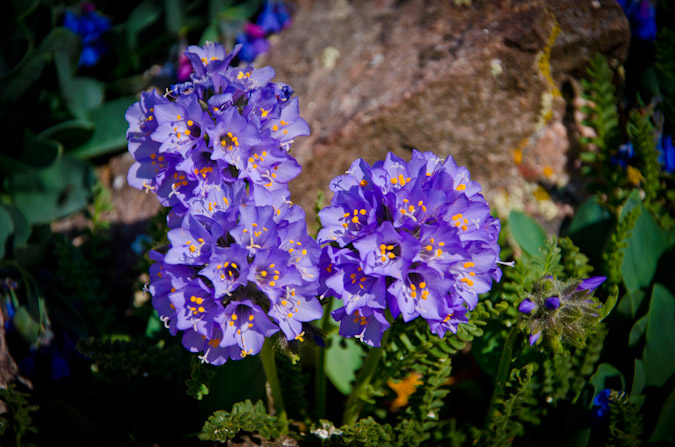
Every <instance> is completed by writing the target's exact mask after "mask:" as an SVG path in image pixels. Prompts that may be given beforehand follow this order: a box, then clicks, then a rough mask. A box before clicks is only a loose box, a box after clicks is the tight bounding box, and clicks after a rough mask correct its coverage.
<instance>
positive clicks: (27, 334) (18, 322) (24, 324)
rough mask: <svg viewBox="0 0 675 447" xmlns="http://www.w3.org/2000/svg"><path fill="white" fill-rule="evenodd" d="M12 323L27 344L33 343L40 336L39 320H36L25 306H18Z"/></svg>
mask: <svg viewBox="0 0 675 447" xmlns="http://www.w3.org/2000/svg"><path fill="white" fill-rule="evenodd" d="M12 323H13V324H14V327H15V328H16V331H17V332H18V333H19V335H21V337H23V339H24V340H26V341H27V342H28V343H35V342H36V341H37V339H38V337H39V336H40V333H41V327H40V322H39V319H36V318H35V317H34V316H33V315H31V312H29V311H28V308H27V307H26V306H19V307H18V308H17V309H16V312H15V313H14V317H12Z"/></svg>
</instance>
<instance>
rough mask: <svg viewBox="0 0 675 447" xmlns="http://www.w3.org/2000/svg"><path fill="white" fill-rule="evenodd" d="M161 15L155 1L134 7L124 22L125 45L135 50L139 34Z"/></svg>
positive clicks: (146, 1) (160, 10) (149, 0)
mask: <svg viewBox="0 0 675 447" xmlns="http://www.w3.org/2000/svg"><path fill="white" fill-rule="evenodd" d="M161 14H162V8H161V6H160V5H159V4H158V2H157V1H155V0H145V1H143V2H141V3H140V4H139V5H138V6H136V8H134V10H133V11H131V13H130V14H129V18H128V19H127V21H126V22H125V31H126V39H127V45H129V47H131V48H135V47H136V46H137V45H138V35H139V34H140V32H141V31H143V30H144V29H145V28H147V27H148V26H150V25H152V24H153V23H155V22H156V21H157V19H158V18H159V16H160V15H161Z"/></svg>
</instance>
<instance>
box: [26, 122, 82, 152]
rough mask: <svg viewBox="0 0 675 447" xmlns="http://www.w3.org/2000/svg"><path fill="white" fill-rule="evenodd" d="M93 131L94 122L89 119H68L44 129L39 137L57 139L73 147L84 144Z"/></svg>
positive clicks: (65, 145) (64, 144)
mask: <svg viewBox="0 0 675 447" xmlns="http://www.w3.org/2000/svg"><path fill="white" fill-rule="evenodd" d="M93 133H94V123H92V122H91V121H89V120H66V121H61V122H60V123H58V124H55V125H53V126H51V127H49V128H47V129H45V130H43V131H42V132H40V134H39V137H42V138H49V139H51V140H56V141H58V142H59V143H61V144H62V145H63V146H64V147H71V148H72V147H77V146H80V145H82V144H84V143H85V142H86V141H87V140H88V139H89V138H91V135H92V134H93Z"/></svg>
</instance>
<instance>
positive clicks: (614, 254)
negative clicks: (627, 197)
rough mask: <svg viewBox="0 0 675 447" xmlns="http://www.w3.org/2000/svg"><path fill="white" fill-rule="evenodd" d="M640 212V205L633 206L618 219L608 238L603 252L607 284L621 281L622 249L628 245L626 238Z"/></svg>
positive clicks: (629, 234)
mask: <svg viewBox="0 0 675 447" xmlns="http://www.w3.org/2000/svg"><path fill="white" fill-rule="evenodd" d="M641 213H642V208H641V207H635V208H633V209H632V210H631V211H630V212H628V213H627V214H626V215H625V216H624V217H623V218H622V219H621V220H620V221H619V223H618V224H617V225H616V228H615V229H614V231H613V232H612V235H611V236H610V238H609V243H608V244H607V248H606V249H605V252H604V254H603V259H604V261H605V274H606V275H607V282H608V284H621V282H622V278H623V276H622V274H621V267H622V265H623V258H624V250H625V249H626V247H628V239H629V238H630V236H631V233H632V232H633V228H635V224H636V223H637V220H638V218H639V217H640V214H641Z"/></svg>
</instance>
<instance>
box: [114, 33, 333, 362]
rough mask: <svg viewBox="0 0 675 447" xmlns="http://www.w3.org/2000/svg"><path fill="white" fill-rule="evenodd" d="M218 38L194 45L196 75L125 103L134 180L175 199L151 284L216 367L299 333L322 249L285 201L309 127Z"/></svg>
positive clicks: (310, 309)
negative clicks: (293, 152)
mask: <svg viewBox="0 0 675 447" xmlns="http://www.w3.org/2000/svg"><path fill="white" fill-rule="evenodd" d="M239 50H240V47H237V48H235V50H234V51H233V52H231V53H229V54H228V53H227V52H226V51H225V49H224V48H223V47H222V46H221V45H218V44H214V43H207V44H206V45H205V46H204V47H196V46H190V47H188V48H187V50H186V52H185V56H186V58H187V59H188V60H189V61H190V63H191V64H192V68H193V72H192V74H191V75H190V81H187V82H184V83H183V84H177V85H174V86H172V87H171V89H170V90H168V91H167V92H166V94H165V95H163V96H160V95H159V94H157V93H156V92H144V93H142V94H141V99H140V101H139V102H137V103H136V104H134V105H133V106H131V107H130V108H129V110H128V111H127V114H126V119H127V121H128V122H129V130H128V131H127V138H128V140H129V151H130V152H131V154H132V155H133V156H134V159H135V160H136V162H135V163H134V164H133V166H132V167H131V169H130V170H129V174H128V181H129V184H130V185H132V186H134V187H136V188H139V189H143V190H145V191H146V192H153V193H154V194H156V195H157V197H158V199H159V201H160V202H161V203H162V205H164V206H167V207H170V208H171V210H170V212H169V215H168V218H167V223H168V226H169V228H170V230H169V232H168V235H167V236H168V240H169V245H168V247H166V248H164V249H162V250H161V251H152V252H151V254H150V257H151V259H153V260H154V261H155V264H153V266H152V267H151V269H150V284H149V285H148V288H147V289H148V291H149V292H150V293H151V294H152V303H153V306H154V307H155V309H156V310H157V313H158V315H159V317H160V319H161V320H162V321H163V322H164V324H165V325H166V327H167V328H168V329H169V330H170V332H171V333H172V334H176V333H177V332H178V331H182V334H183V335H182V342H183V345H184V346H185V347H186V348H187V349H189V350H190V351H191V352H201V353H202V354H201V358H202V360H203V361H206V362H209V363H213V364H216V365H219V364H222V363H224V362H226V361H227V360H238V359H241V358H243V357H245V356H247V355H254V354H257V353H258V352H259V351H260V349H261V347H262V345H263V341H264V339H265V337H269V336H271V335H273V334H275V333H277V332H279V331H281V332H282V333H283V334H284V336H285V337H286V338H287V339H288V340H300V341H302V340H303V336H304V333H305V325H306V324H307V323H308V322H311V321H314V320H316V319H318V318H320V317H321V315H322V308H321V304H320V302H319V301H318V299H317V298H316V296H317V294H318V280H319V269H318V267H317V264H318V260H319V257H320V255H321V249H320V248H319V245H318V244H317V243H316V241H315V240H313V239H312V238H311V237H309V235H308V234H307V227H306V224H305V213H304V211H303V210H302V209H301V208H299V207H298V206H295V205H293V203H292V202H291V201H290V200H289V195H290V193H289V192H288V188H287V185H288V182H289V181H290V180H292V179H293V178H294V177H295V176H297V175H298V174H299V172H300V165H299V164H298V163H297V161H296V160H295V159H294V158H293V157H291V156H290V155H289V154H288V150H289V149H290V145H291V143H292V141H293V139H294V138H295V137H297V136H300V135H307V134H309V127H308V126H307V123H306V122H305V121H304V120H303V119H302V118H301V117H300V116H299V112H298V102H297V100H296V99H295V98H293V99H291V98H290V96H291V94H292V90H291V89H290V88H289V87H288V86H286V85H284V84H275V83H273V82H271V79H272V78H273V77H274V70H272V69H271V68H269V67H267V68H261V69H254V68H252V67H250V66H249V67H243V68H234V67H230V65H229V64H230V62H231V61H232V60H233V58H234V57H235V55H236V53H237V51H239Z"/></svg>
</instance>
